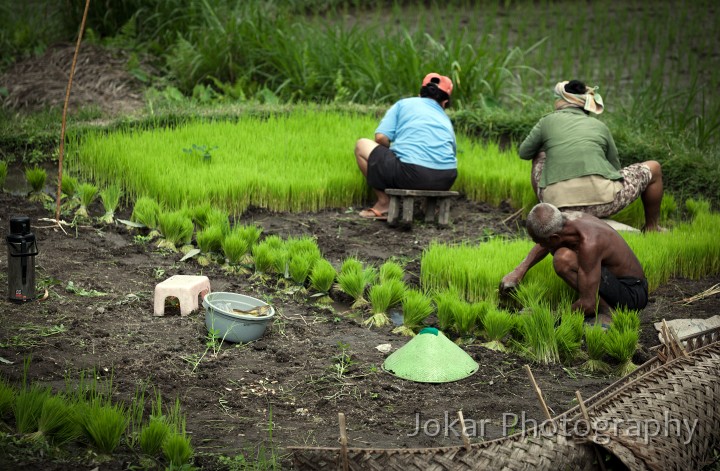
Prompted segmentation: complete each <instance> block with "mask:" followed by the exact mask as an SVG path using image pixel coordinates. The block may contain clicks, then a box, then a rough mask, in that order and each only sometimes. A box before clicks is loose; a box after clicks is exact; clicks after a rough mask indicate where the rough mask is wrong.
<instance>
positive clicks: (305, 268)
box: [288, 253, 316, 286]
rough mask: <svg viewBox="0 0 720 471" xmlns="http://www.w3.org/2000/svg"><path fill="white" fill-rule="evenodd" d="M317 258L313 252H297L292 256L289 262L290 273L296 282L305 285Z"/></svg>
mask: <svg viewBox="0 0 720 471" xmlns="http://www.w3.org/2000/svg"><path fill="white" fill-rule="evenodd" d="M315 260H316V259H315V256H314V254H311V253H297V254H295V255H294V256H293V257H292V259H291V260H290V263H289V264H288V273H290V278H291V279H292V280H293V281H294V282H295V284H297V285H299V286H304V285H305V281H306V280H307V278H308V276H310V270H312V267H313V264H314V263H315Z"/></svg>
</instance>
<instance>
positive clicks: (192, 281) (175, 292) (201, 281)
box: [155, 275, 210, 316]
mask: <svg viewBox="0 0 720 471" xmlns="http://www.w3.org/2000/svg"><path fill="white" fill-rule="evenodd" d="M209 292H210V280H209V279H208V277H207V276H191V275H175V276H171V277H170V278H168V279H167V280H165V281H163V282H161V283H158V284H157V285H155V315H156V316H164V315H165V298H167V297H168V296H175V297H176V298H178V301H180V315H181V316H187V315H188V314H190V313H191V312H193V311H195V310H197V309H198V296H203V297H205V295H206V294H208V293H209Z"/></svg>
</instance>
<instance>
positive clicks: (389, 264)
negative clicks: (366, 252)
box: [378, 260, 405, 283]
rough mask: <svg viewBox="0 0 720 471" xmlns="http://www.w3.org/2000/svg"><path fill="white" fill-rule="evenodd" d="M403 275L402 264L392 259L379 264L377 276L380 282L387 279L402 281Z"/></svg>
mask: <svg viewBox="0 0 720 471" xmlns="http://www.w3.org/2000/svg"><path fill="white" fill-rule="evenodd" d="M404 276H405V271H404V270H403V267H402V265H400V264H399V263H398V262H396V261H394V260H388V261H386V262H385V263H383V264H382V265H380V269H379V270H378V278H379V279H380V282H381V283H384V282H386V281H389V280H398V281H402V279H403V277H404Z"/></svg>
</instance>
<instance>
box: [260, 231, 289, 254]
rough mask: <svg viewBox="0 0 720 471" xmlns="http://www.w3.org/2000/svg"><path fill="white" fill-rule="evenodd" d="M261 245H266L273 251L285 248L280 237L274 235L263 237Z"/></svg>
mask: <svg viewBox="0 0 720 471" xmlns="http://www.w3.org/2000/svg"><path fill="white" fill-rule="evenodd" d="M263 243H264V244H267V246H268V247H270V248H271V249H273V250H277V249H279V248H281V247H284V246H285V241H283V240H282V237H280V236H279V235H276V234H273V235H269V236H267V237H265V238H264V239H263Z"/></svg>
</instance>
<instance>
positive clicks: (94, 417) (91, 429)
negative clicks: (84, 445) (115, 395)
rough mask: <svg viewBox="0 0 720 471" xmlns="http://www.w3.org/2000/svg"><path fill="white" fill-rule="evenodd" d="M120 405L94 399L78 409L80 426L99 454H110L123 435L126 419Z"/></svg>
mask: <svg viewBox="0 0 720 471" xmlns="http://www.w3.org/2000/svg"><path fill="white" fill-rule="evenodd" d="M125 412H126V411H125V409H124V408H123V407H122V406H121V405H117V404H110V403H109V402H108V403H104V401H102V400H99V399H95V400H93V401H92V402H91V403H89V404H86V405H85V406H84V407H81V409H80V425H81V427H82V431H83V433H84V434H85V436H86V437H87V438H88V440H90V443H92V445H93V446H94V447H95V448H96V449H97V450H98V451H99V452H101V453H105V454H112V452H113V451H114V450H115V448H117V446H118V445H119V444H120V439H121V438H122V436H123V433H125V428H126V427H127V425H128V418H127V417H126V415H125Z"/></svg>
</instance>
